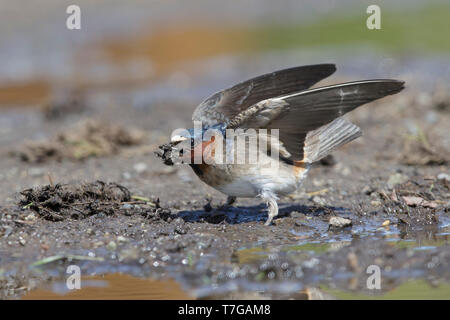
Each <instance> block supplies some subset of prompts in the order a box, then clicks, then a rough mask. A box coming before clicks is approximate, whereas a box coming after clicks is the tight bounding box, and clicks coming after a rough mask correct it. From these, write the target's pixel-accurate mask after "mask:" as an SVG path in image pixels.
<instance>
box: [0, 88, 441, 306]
mask: <svg viewBox="0 0 450 320" xmlns="http://www.w3.org/2000/svg"><path fill="white" fill-rule="evenodd" d="M86 101H89V99H87V100H86ZM197 102H198V101H185V102H183V103H156V104H155V105H153V106H152V107H151V109H149V108H144V109H142V108H141V109H139V108H137V109H132V110H130V108H127V107H126V105H121V104H117V105H115V104H112V105H111V104H108V105H107V106H105V107H103V108H94V107H91V106H90V105H89V103H88V102H86V106H85V108H79V109H76V111H75V112H73V113H68V112H65V111H63V112H62V113H58V112H57V111H55V112H51V113H50V116H49V113H48V110H47V111H46V112H45V113H43V112H41V111H39V110H38V111H36V110H34V111H33V110H31V111H30V110H28V111H21V112H17V111H14V112H4V113H3V114H2V124H3V126H2V134H3V138H2V140H1V144H0V147H1V153H2V156H1V157H0V177H1V181H2V183H1V184H0V198H1V199H2V200H1V202H0V297H1V298H3V299H5V298H6V299H14V298H20V297H22V296H24V295H26V294H27V293H28V292H29V291H33V290H34V289H36V288H42V287H44V286H45V285H46V284H49V283H52V281H55V280H56V279H64V278H65V277H66V276H67V275H66V273H65V271H66V267H67V266H68V265H71V264H76V265H79V266H80V267H81V270H82V274H83V275H84V276H88V275H99V274H111V273H116V272H121V273H125V274H130V275H133V276H136V277H150V278H162V279H166V278H173V279H175V280H176V281H177V282H178V283H179V284H180V285H181V288H182V290H184V291H185V292H186V293H187V294H188V295H189V296H191V297H196V298H224V297H228V298H230V297H231V298H297V299H305V298H310V299H320V298H345V297H348V295H350V297H351V296H352V294H355V295H356V296H357V297H366V296H369V297H373V296H381V297H384V296H386V294H389V293H391V292H393V291H395V290H396V289H398V288H401V287H402V286H403V285H404V284H405V283H415V284H420V285H417V286H416V287H413V288H414V289H408V290H410V291H411V290H416V291H417V292H418V297H421V296H422V297H423V296H424V295H426V294H427V293H428V292H431V296H433V292H437V293H436V295H439V297H444V298H450V289H449V288H450V287H449V280H450V249H449V246H448V236H449V232H450V217H449V210H448V208H449V200H450V199H449V184H450V181H449V180H450V176H449V174H450V172H449V170H448V169H449V167H448V162H449V160H450V157H449V149H448V147H449V145H450V144H449V136H450V135H449V133H450V132H449V129H448V123H449V120H450V114H449V110H450V96H448V94H447V92H446V91H443V90H441V91H436V90H431V91H428V92H426V93H423V92H420V91H417V90H413V89H411V90H406V91H405V92H403V93H401V94H399V95H397V96H395V97H389V98H386V99H384V100H382V101H380V102H375V103H372V104H370V105H366V106H364V107H362V108H360V109H358V110H356V111H355V112H352V113H351V114H349V118H350V119H351V120H352V121H354V122H355V123H356V124H358V125H359V126H360V127H361V128H362V130H363V132H364V135H363V137H362V138H360V139H358V140H356V141H354V142H352V143H350V144H349V145H347V146H345V147H343V148H341V149H340V150H338V151H336V152H335V153H334V154H333V157H332V158H329V159H328V161H324V162H323V163H321V164H319V165H317V166H316V167H314V168H313V169H312V170H311V172H310V174H309V178H308V179H307V181H306V183H305V185H304V188H302V189H301V190H299V191H298V192H297V193H296V194H293V195H291V196H290V197H286V198H283V199H282V200H281V201H280V214H279V216H278V217H277V218H276V219H275V221H274V224H273V225H272V226H264V225H263V222H264V221H265V219H266V218H267V213H266V209H265V206H264V205H263V204H262V203H261V202H260V201H259V200H257V199H239V200H238V201H237V203H236V205H235V206H234V207H230V208H224V207H221V205H222V204H223V203H224V201H225V196H224V195H222V194H220V193H218V192H216V191H215V190H213V189H211V188H210V187H208V186H206V185H204V184H203V183H202V182H201V181H200V180H199V179H198V178H197V177H196V176H195V175H194V173H193V172H191V169H190V168H189V167H168V166H165V165H163V164H162V162H161V161H160V159H158V158H157V157H156V156H155V155H154V154H153V151H155V150H156V147H157V146H158V145H159V144H161V143H163V142H166V139H167V137H168V136H169V135H170V133H171V131H172V129H175V128H179V127H186V126H189V125H190V116H191V113H192V110H193V108H194V106H195V104H196V103H197ZM56 107H59V106H56ZM63 107H64V106H63ZM69 107H70V106H69ZM69 109H70V108H69ZM63 110H64V109H63ZM55 114H56V115H58V116H54V115H55ZM87 119H89V121H87ZM335 216H337V217H343V218H347V219H349V220H351V225H350V226H347V227H330V224H329V221H330V218H331V217H335ZM370 265H376V266H378V267H380V270H381V289H379V290H378V289H375V290H370V289H368V287H367V278H368V276H369V274H368V273H367V267H368V266H370ZM411 281H412V282H411ZM82 285H83V284H82ZM433 288H434V289H433ZM439 290H440V291H439ZM403 292H404V291H403ZM123 294H124V296H125V295H127V294H129V292H128V293H127V292H124V293H123ZM421 294H422V295H421ZM405 297H408V294H405V295H403V296H400V298H405Z"/></svg>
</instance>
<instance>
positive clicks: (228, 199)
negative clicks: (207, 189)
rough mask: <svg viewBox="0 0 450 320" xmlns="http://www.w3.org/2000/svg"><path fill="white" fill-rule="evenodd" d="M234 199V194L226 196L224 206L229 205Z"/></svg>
mask: <svg viewBox="0 0 450 320" xmlns="http://www.w3.org/2000/svg"><path fill="white" fill-rule="evenodd" d="M235 201H236V197H235V196H228V197H227V202H226V203H225V206H227V207H228V206H231V205H232V204H233V203H234V202H235Z"/></svg>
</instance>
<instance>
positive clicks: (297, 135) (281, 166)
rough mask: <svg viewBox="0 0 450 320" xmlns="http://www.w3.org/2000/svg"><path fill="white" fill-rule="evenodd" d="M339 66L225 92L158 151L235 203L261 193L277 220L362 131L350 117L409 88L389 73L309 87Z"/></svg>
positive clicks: (291, 72)
mask: <svg viewBox="0 0 450 320" xmlns="http://www.w3.org/2000/svg"><path fill="white" fill-rule="evenodd" d="M335 71H336V67H335V65H333V64H318V65H309V66H301V67H294V68H290V69H285V70H280V71H276V72H272V73H268V74H265V75H262V76H259V77H256V78H253V79H250V80H247V81H244V82H241V83H239V84H237V85H235V86H233V87H231V88H228V89H225V90H223V91H220V92H217V93H215V94H213V95H212V96H210V97H209V98H207V99H206V100H204V101H203V102H202V103H201V104H200V105H199V106H198V107H197V108H196V109H195V111H194V113H193V116H192V120H193V121H194V128H193V129H187V130H181V131H177V133H174V134H173V135H172V138H171V141H170V143H168V144H166V145H162V146H160V151H159V153H158V154H159V156H160V157H162V158H163V161H164V163H165V164H168V165H172V164H178V163H188V164H189V165H190V166H191V167H192V169H193V170H194V172H195V173H196V174H197V176H198V177H199V178H200V179H201V180H202V181H203V182H205V183H207V184H208V185H210V186H212V187H213V188H215V189H217V190H219V191H221V192H222V193H224V194H226V195H228V201H227V202H228V204H232V203H233V202H234V201H235V199H236V197H260V198H261V199H263V200H264V201H265V202H266V204H267V205H268V211H269V212H268V219H267V221H266V223H265V224H266V225H270V223H271V222H272V220H273V218H274V217H275V216H276V215H277V214H278V205H277V200H278V199H279V197H280V196H284V195H288V194H290V193H292V192H294V191H295V190H297V189H298V188H299V187H300V185H301V183H302V181H303V180H304V179H305V177H306V175H307V173H308V170H309V169H310V167H311V165H312V164H313V163H314V162H316V161H319V160H320V159H322V158H323V157H325V156H327V155H328V154H330V152H332V151H333V150H334V149H336V148H337V147H339V146H341V145H344V144H346V143H348V142H350V141H352V140H354V139H356V138H358V137H359V136H360V135H361V130H360V128H359V127H358V126H356V125H354V124H353V123H351V122H349V121H348V120H345V119H344V118H342V116H343V115H344V114H345V113H347V112H349V111H352V110H353V109H355V108H357V107H359V106H361V105H363V104H365V103H368V102H371V101H373V100H376V99H379V98H382V97H384V96H387V95H392V94H395V93H397V92H400V91H401V90H402V89H403V88H404V82H403V81H398V80H389V79H387V80H363V81H354V82H348V83H341V84H336V85H331V86H325V87H319V88H314V89H309V88H310V87H311V86H313V85H314V84H315V83H317V82H319V81H320V80H322V79H324V78H326V77H328V76H330V75H331V74H332V73H334V72H335ZM211 132H213V134H211ZM237 141H240V143H239V142H237Z"/></svg>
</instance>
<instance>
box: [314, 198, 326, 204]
mask: <svg viewBox="0 0 450 320" xmlns="http://www.w3.org/2000/svg"><path fill="white" fill-rule="evenodd" d="M312 201H313V202H314V203H316V204H318V205H321V206H324V205H325V204H326V201H325V199H323V198H321V197H319V196H314V197H313V198H312Z"/></svg>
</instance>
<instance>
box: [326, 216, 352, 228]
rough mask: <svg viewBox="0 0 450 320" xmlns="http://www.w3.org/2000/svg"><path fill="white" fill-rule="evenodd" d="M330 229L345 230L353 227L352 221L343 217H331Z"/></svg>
mask: <svg viewBox="0 0 450 320" xmlns="http://www.w3.org/2000/svg"><path fill="white" fill-rule="evenodd" d="M328 223H329V224H330V227H335V228H344V227H348V226H351V225H352V220H350V219H347V218H342V217H331V218H330V220H329V221H328Z"/></svg>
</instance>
